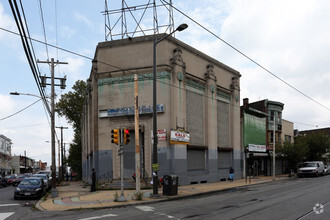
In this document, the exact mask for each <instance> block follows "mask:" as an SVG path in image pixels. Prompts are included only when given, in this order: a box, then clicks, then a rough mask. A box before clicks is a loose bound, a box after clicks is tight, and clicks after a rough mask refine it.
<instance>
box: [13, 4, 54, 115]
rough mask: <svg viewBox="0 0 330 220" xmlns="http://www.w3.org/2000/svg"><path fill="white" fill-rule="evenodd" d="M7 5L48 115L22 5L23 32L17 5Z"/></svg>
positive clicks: (47, 106)
mask: <svg viewBox="0 0 330 220" xmlns="http://www.w3.org/2000/svg"><path fill="white" fill-rule="evenodd" d="M9 4H10V7H11V10H12V13H13V16H14V19H15V22H16V25H17V28H18V31H19V34H17V35H19V36H20V38H21V42H22V45H23V49H24V52H25V54H26V58H27V60H28V63H29V65H30V68H31V71H32V74H33V77H34V79H35V81H36V84H37V87H38V90H39V93H40V95H41V97H42V98H43V99H42V100H43V103H44V105H45V106H46V108H47V112H48V113H49V114H50V108H49V105H48V103H47V101H46V96H45V94H44V91H43V90H42V88H41V86H40V79H39V76H38V72H39V69H38V67H37V66H36V64H35V59H34V58H35V54H34V50H33V46H32V40H31V37H30V34H29V31H28V27H27V23H26V19H25V15H24V9H23V6H22V3H21V2H20V5H21V9H22V12H23V15H24V20H25V25H26V29H27V30H26V31H25V28H24V23H23V21H22V18H21V15H20V11H19V8H18V5H17V3H16V1H14V2H12V1H9ZM26 33H28V36H27V35H26ZM29 40H30V43H31V46H32V49H31V47H30V45H29Z"/></svg>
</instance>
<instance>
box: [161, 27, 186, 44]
mask: <svg viewBox="0 0 330 220" xmlns="http://www.w3.org/2000/svg"><path fill="white" fill-rule="evenodd" d="M187 27H188V25H187V24H181V25H180V26H179V27H177V28H176V29H175V30H174V31H172V32H171V33H169V34H167V35H165V36H164V37H162V38H161V39H159V40H156V41H155V45H157V44H158V43H159V42H161V41H162V40H164V39H165V38H167V37H168V36H170V35H172V34H174V32H176V31H183V30H184V29H186V28H187Z"/></svg>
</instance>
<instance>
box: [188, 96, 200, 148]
mask: <svg viewBox="0 0 330 220" xmlns="http://www.w3.org/2000/svg"><path fill="white" fill-rule="evenodd" d="M186 94H187V131H189V133H190V144H192V145H204V123H203V120H204V96H203V95H202V94H200V93H197V92H195V91H189V90H187V92H186Z"/></svg>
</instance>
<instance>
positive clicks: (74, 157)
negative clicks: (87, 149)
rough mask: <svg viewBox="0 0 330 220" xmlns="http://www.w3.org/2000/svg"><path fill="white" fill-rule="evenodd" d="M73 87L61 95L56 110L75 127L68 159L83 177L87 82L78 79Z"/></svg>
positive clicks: (73, 168)
mask: <svg viewBox="0 0 330 220" xmlns="http://www.w3.org/2000/svg"><path fill="white" fill-rule="evenodd" d="M72 89H73V91H70V92H68V93H66V94H63V95H61V98H60V100H59V101H58V102H57V104H56V109H55V111H56V112H57V113H58V114H59V116H62V117H63V116H64V117H65V118H66V119H67V120H68V122H69V123H70V124H71V125H72V127H73V131H74V139H73V141H72V143H71V144H70V150H69V157H68V160H67V161H68V164H69V166H70V167H71V169H72V170H74V171H75V172H77V175H78V177H81V147H82V143H81V116H82V110H83V105H84V101H85V93H86V89H87V84H86V83H85V82H84V81H82V80H78V81H77V82H76V83H75V84H74V85H73V87H72Z"/></svg>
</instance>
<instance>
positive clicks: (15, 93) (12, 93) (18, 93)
mask: <svg viewBox="0 0 330 220" xmlns="http://www.w3.org/2000/svg"><path fill="white" fill-rule="evenodd" d="M10 95H29V96H34V97H37V98H41V97H40V96H37V95H33V94H29V93H21V92H11V93H10ZM41 99H42V98H41Z"/></svg>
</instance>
